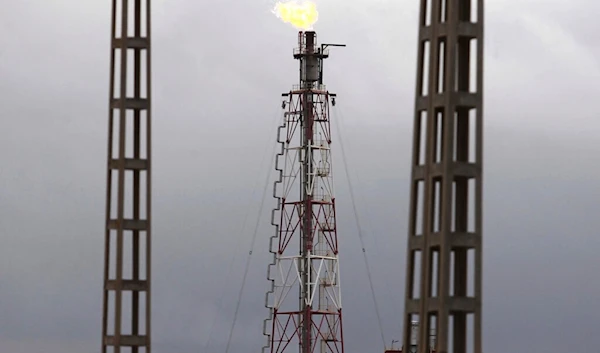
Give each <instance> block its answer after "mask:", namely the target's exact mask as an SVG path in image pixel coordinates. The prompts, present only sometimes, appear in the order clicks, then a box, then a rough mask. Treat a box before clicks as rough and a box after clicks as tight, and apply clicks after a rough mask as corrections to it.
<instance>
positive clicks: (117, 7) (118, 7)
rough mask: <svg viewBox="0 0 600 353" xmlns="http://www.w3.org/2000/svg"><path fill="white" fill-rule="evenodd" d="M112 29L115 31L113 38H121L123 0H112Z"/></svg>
mask: <svg viewBox="0 0 600 353" xmlns="http://www.w3.org/2000/svg"><path fill="white" fill-rule="evenodd" d="M113 3H114V8H113V10H114V20H115V23H114V28H113V29H114V31H115V38H121V37H122V34H123V33H122V32H123V21H122V18H123V0H115V1H114V2H113Z"/></svg>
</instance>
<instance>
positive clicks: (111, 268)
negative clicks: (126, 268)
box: [108, 230, 117, 280]
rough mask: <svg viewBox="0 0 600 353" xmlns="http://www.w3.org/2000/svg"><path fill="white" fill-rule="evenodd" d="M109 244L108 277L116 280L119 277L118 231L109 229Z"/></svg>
mask: <svg viewBox="0 0 600 353" xmlns="http://www.w3.org/2000/svg"><path fill="white" fill-rule="evenodd" d="M109 242H110V244H109V246H108V260H109V262H108V279H109V280H114V279H116V278H117V231H116V230H111V231H109Z"/></svg>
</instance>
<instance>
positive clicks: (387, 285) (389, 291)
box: [337, 107, 395, 299]
mask: <svg viewBox="0 0 600 353" xmlns="http://www.w3.org/2000/svg"><path fill="white" fill-rule="evenodd" d="M337 110H338V111H339V112H340V115H343V114H342V113H343V112H342V108H341V107H338V108H337ZM337 121H338V123H339V124H340V125H339V128H340V129H341V130H344V119H343V118H340V119H338V120H337ZM349 152H351V151H349ZM349 170H352V168H349ZM353 176H354V178H355V179H356V182H357V184H358V185H360V184H361V181H360V177H359V175H358V173H357V172H356V170H355V172H354V174H353ZM357 194H358V197H359V198H360V199H361V202H362V204H363V205H365V208H364V212H365V215H366V223H367V229H368V230H369V229H370V230H373V223H372V222H371V219H372V217H371V212H370V210H371V207H368V206H369V205H368V204H367V201H366V199H365V197H364V194H363V193H361V192H360V189H359V191H358V193H357ZM367 233H369V232H367ZM372 238H373V243H374V244H373V245H374V246H375V252H376V253H379V254H381V248H380V247H379V242H378V241H377V237H376V236H374V237H372ZM376 256H377V254H376ZM384 283H385V289H386V290H387V295H388V298H390V299H392V298H394V297H395V296H394V291H392V288H391V287H390V283H389V281H384Z"/></svg>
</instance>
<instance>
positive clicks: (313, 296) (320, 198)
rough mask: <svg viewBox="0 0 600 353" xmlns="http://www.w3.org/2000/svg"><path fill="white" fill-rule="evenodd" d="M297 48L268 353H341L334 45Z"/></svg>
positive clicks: (271, 273)
mask: <svg viewBox="0 0 600 353" xmlns="http://www.w3.org/2000/svg"><path fill="white" fill-rule="evenodd" d="M298 42H299V46H298V48H297V49H295V50H294V58H295V59H298V60H299V61H300V84H299V85H295V86H294V87H293V89H292V90H291V91H290V92H288V93H284V94H283V95H282V96H283V97H285V100H284V102H283V105H282V107H283V109H284V110H285V113H284V114H283V123H282V125H281V126H280V127H279V129H278V142H279V143H280V144H281V151H280V153H279V154H278V155H277V157H276V167H275V168H276V170H277V171H278V172H279V179H278V180H277V181H276V182H275V186H274V197H275V198H276V199H277V200H278V204H277V208H276V209H275V210H274V211H273V219H272V223H273V225H274V226H275V227H276V234H275V235H274V236H273V237H272V238H271V244H270V246H271V252H272V253H273V254H274V260H273V262H272V263H271V264H270V265H269V268H268V279H269V280H270V281H271V284H272V287H271V290H270V291H269V292H268V293H267V307H268V308H269V309H270V316H269V318H268V319H267V320H265V327H264V333H265V335H266V336H267V337H268V339H269V343H268V345H267V346H265V347H264V349H263V353H282V352H284V351H296V350H297V351H298V352H300V353H313V352H321V353H326V352H332V353H342V352H343V351H344V344H343V335H342V302H341V296H340V294H341V293H340V281H339V263H338V255H339V250H338V249H339V248H338V239H337V229H336V223H335V197H334V193H333V179H332V174H331V172H332V169H331V149H330V146H331V129H330V116H329V102H330V100H331V103H332V104H335V94H332V93H329V92H328V91H327V90H326V88H325V86H324V85H323V82H322V78H323V60H324V59H326V58H327V57H328V56H329V53H328V50H327V49H326V48H327V46H329V45H326V44H323V45H321V46H320V47H317V41H316V34H315V32H313V31H306V32H299V35H298ZM296 295H298V297H297V296H296ZM294 346H295V347H296V348H294Z"/></svg>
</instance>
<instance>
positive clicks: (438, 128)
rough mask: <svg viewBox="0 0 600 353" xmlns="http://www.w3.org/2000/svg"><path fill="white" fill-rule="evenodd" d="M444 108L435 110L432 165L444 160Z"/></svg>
mask: <svg viewBox="0 0 600 353" xmlns="http://www.w3.org/2000/svg"><path fill="white" fill-rule="evenodd" d="M444 113H445V111H444V108H436V110H435V120H434V124H433V126H434V132H435V134H434V151H433V153H434V156H433V162H434V163H441V162H442V161H443V159H444V120H445V114H444Z"/></svg>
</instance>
